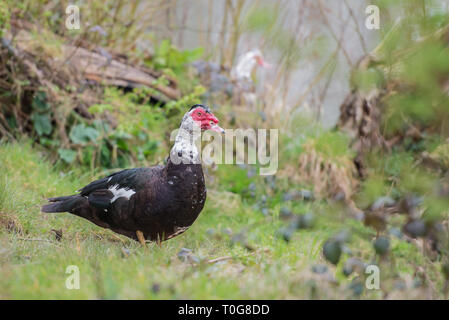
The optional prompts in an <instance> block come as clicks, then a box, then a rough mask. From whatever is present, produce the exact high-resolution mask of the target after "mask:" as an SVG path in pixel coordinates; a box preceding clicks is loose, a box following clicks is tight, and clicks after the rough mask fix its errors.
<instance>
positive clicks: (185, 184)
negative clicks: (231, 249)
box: [42, 104, 224, 245]
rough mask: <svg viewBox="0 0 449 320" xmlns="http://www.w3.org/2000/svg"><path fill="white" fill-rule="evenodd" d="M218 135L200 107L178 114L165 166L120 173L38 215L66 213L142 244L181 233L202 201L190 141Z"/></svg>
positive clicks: (198, 164) (196, 161)
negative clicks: (206, 134)
mask: <svg viewBox="0 0 449 320" xmlns="http://www.w3.org/2000/svg"><path fill="white" fill-rule="evenodd" d="M205 130H213V131H216V132H220V133H223V132H224V130H223V129H222V128H220V127H219V126H218V119H217V118H216V117H215V116H214V114H213V113H212V112H211V111H210V109H209V107H207V106H204V105H199V104H197V105H194V106H192V107H191V108H190V110H189V111H188V112H187V113H186V114H185V115H184V117H183V119H182V122H181V126H180V128H179V132H178V134H177V136H176V139H175V144H174V146H173V148H172V149H171V151H170V156H169V157H168V159H167V164H166V165H165V166H154V167H148V168H134V169H126V170H122V171H119V172H116V173H113V174H111V175H109V176H107V177H105V178H103V179H99V180H96V181H93V182H91V183H90V184H88V185H87V186H85V187H84V188H82V189H80V190H78V192H79V193H78V194H75V195H71V196H65V197H57V198H50V199H48V200H49V202H51V203H49V204H46V205H44V206H43V207H42V212H69V213H71V214H74V215H76V216H79V217H82V218H84V219H87V220H89V221H91V222H93V223H95V224H96V225H98V226H100V227H103V228H107V229H111V230H112V231H114V232H116V233H119V234H122V235H125V236H127V237H129V238H131V239H134V240H136V241H140V242H141V243H142V244H143V245H144V244H145V241H146V240H150V241H157V242H161V241H164V240H168V239H171V238H173V237H175V236H177V235H180V234H181V233H183V232H184V231H186V230H187V229H188V228H189V227H190V226H191V225H192V224H193V222H194V221H195V220H196V218H197V217H198V215H199V213H200V212H201V210H202V209H203V206H204V202H205V200H206V186H205V183H204V176H203V169H202V166H201V160H200V154H199V152H198V150H197V147H196V145H195V140H196V139H197V138H198V137H197V136H199V134H198V133H199V132H200V131H205Z"/></svg>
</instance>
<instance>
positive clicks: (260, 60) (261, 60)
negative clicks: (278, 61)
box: [257, 57, 271, 69]
mask: <svg viewBox="0 0 449 320" xmlns="http://www.w3.org/2000/svg"><path fill="white" fill-rule="evenodd" d="M257 64H258V65H259V66H261V67H262V68H266V69H270V68H271V64H269V63H268V62H266V61H265V59H264V58H262V57H257Z"/></svg>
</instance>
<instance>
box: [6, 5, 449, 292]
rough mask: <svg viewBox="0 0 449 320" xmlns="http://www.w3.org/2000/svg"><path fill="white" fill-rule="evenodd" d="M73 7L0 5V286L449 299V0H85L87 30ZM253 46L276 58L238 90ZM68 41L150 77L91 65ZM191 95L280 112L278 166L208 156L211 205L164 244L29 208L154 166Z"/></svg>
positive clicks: (257, 113)
mask: <svg viewBox="0 0 449 320" xmlns="http://www.w3.org/2000/svg"><path fill="white" fill-rule="evenodd" d="M69 4H70V3H69V2H68V1H53V0H46V1H44V0H39V1H27V0H25V1H21V2H17V1H10V0H2V1H1V2H0V37H1V47H0V108H1V109H0V138H1V140H0V298H2V299H20V298H25V299H28V298H33V299H62V298H64V299H130V298H137V299H143V298H149V299H173V298H174V299H196V298H202V299H226V298H228V299H238V298H242V299H248V298H249V299H253V298H254V299H285V298H286V299H298V298H300V299H329V298H330V299H342V298H351V299H360V298H362V299H395V298H400V299H445V298H447V292H448V289H449V286H448V283H449V282H448V279H449V261H448V249H449V242H448V237H447V235H448V223H447V222H448V200H449V178H448V173H447V171H448V166H449V140H448V137H449V127H448V123H447V122H448V119H449V107H448V105H449V104H448V103H449V101H448V99H449V98H448V88H449V86H448V84H449V82H448V81H449V51H448V44H449V11H448V3H447V2H446V1H430V0H426V1H424V0H407V1H405V0H397V1H386V0H376V1H374V0H373V1H350V0H341V1H331V0H320V1H311V0H297V1H279V2H274V1H273V2H271V1H250V0H223V1H205V0H204V1H195V2H193V1H179V0H178V1H176V0H171V1H159V0H158V1H156V0H152V1H143V0H142V1H141V0H136V1H132V2H129V1H123V0H112V1H108V2H107V3H104V2H103V1H97V0H91V1H76V2H75V4H76V5H78V6H79V8H80V12H81V28H80V29H79V30H68V29H67V28H66V27H65V20H66V17H67V15H66V11H65V9H66V7H67V5H69ZM369 4H375V5H377V6H378V7H379V8H380V17H381V24H380V29H379V30H368V29H366V28H365V19H366V17H367V15H366V14H365V8H366V6H367V5H369ZM256 47H257V48H259V49H260V50H261V51H262V52H263V53H264V56H265V59H266V60H267V61H269V62H270V63H271V64H272V65H273V67H272V68H271V69H269V70H256V71H255V72H254V73H253V84H252V85H250V88H249V89H247V90H245V89H242V88H240V87H239V86H238V85H237V84H236V83H235V82H233V81H230V80H229V79H230V70H231V69H232V67H233V66H235V65H236V63H237V60H238V57H239V56H240V55H241V54H243V53H245V52H247V51H248V50H251V49H253V48H256ZM70 48H72V49H73V48H75V49H76V50H80V48H82V49H85V50H86V51H85V52H90V53H89V56H90V57H92V56H93V53H95V54H97V56H98V57H102V59H105V60H106V61H107V63H106V64H104V65H101V66H100V68H99V70H107V68H109V67H110V65H111V64H112V62H111V61H114V63H115V62H117V63H118V62H120V63H124V64H127V65H130V66H134V67H136V68H138V70H140V71H141V72H145V74H146V75H147V76H148V75H151V76H152V77H153V78H154V81H153V82H151V83H149V84H148V85H146V86H140V87H137V88H133V87H132V86H130V85H129V82H125V83H124V82H123V80H122V82H120V84H117V82H113V81H114V79H112V80H111V79H105V78H99V79H93V78H92V75H91V76H90V78H89V77H87V76H86V73H83V72H82V70H80V69H81V68H80V65H76V64H75V66H73V65H71V63H73V62H71V61H73V60H71V58H73V57H74V56H75V52H78V51H76V50H72V51H71V49H70ZM67 50H68V51H67ZM67 52H68V53H69V54H68V56H67ZM83 52H84V51H83ZM67 57H68V58H67ZM198 62H200V63H202V65H203V66H204V65H206V66H207V68H206V69H201V68H199V67H198V66H199V65H201V64H198ZM81 63H82V61H81ZM214 63H215V64H214ZM215 66H218V69H217V68H215ZM73 67H75V68H73ZM217 79H218V80H219V81H218V82H217ZM94 80H96V81H94ZM108 81H109V82H108ZM111 81H112V82H111ZM123 83H124V84H123ZM223 84H224V85H223ZM229 88H232V90H228V89H229ZM199 102H204V103H208V104H210V105H211V107H212V109H213V111H214V113H215V114H216V115H217V116H218V118H219V119H220V120H221V123H223V125H222V126H223V127H225V128H279V129H280V141H279V170H278V172H277V173H276V175H274V176H267V177H264V176H259V175H258V174H257V172H258V171H257V169H258V165H254V166H249V165H218V166H207V167H204V170H205V174H206V182H207V186H208V199H207V202H206V205H205V208H204V210H203V212H202V213H201V215H200V217H199V218H198V220H197V221H196V222H195V224H194V225H193V226H192V228H191V229H190V230H189V231H188V232H186V233H184V234H183V235H181V236H179V237H176V238H175V239H172V240H170V241H167V242H165V243H163V244H162V246H161V247H159V246H157V245H154V244H151V245H149V246H148V247H147V248H144V247H142V246H141V245H140V244H138V243H137V242H134V241H132V240H129V239H127V238H124V237H122V236H118V235H116V234H114V233H112V232H110V231H108V230H104V229H100V228H98V227H96V226H94V225H92V224H91V223H89V222H88V221H84V220H81V219H79V218H77V217H74V216H70V215H69V214H44V213H41V212H40V206H41V205H42V204H43V203H44V202H45V199H46V198H48V197H51V196H56V195H65V194H72V193H73V192H74V190H77V189H79V188H80V187H81V186H83V185H85V184H86V183H88V182H90V181H91V180H92V179H96V178H99V177H101V176H104V175H106V174H109V173H111V172H113V171H116V170H119V169H120V168H126V167H135V166H146V165H154V164H162V163H163V162H164V160H165V158H166V156H167V155H168V151H169V148H170V145H171V142H170V140H169V136H170V132H171V131H172V130H173V129H175V128H176V127H177V126H178V125H179V121H180V118H181V117H182V114H183V113H184V112H185V111H186V109H187V108H188V106H190V105H191V104H194V103H199ZM69 265H76V266H78V267H79V269H80V276H81V280H80V289H79V290H68V289H67V288H66V285H65V284H66V279H67V277H68V274H66V273H65V272H66V268H67V266H69ZM368 265H376V266H378V267H379V269H380V287H379V288H378V289H374V290H373V289H369V288H368V287H367V286H366V281H367V280H368V283H370V281H371V280H370V279H369V278H368V277H369V275H370V274H368V273H366V272H365V271H366V267H367V266H368Z"/></svg>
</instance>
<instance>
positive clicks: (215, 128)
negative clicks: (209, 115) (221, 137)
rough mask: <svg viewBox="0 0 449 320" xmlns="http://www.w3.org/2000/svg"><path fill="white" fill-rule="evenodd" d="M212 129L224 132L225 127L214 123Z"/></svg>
mask: <svg viewBox="0 0 449 320" xmlns="http://www.w3.org/2000/svg"><path fill="white" fill-rule="evenodd" d="M210 129H211V130H212V131H215V132H218V133H221V134H223V133H224V132H225V131H224V129H223V128H222V127H220V126H219V125H218V124H214V125H212V126H211V128H210Z"/></svg>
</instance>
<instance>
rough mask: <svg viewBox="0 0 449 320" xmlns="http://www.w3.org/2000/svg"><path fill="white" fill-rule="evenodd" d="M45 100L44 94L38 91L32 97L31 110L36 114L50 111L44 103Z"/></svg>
mask: <svg viewBox="0 0 449 320" xmlns="http://www.w3.org/2000/svg"><path fill="white" fill-rule="evenodd" d="M46 100H47V98H46V96H45V92H42V91H39V92H37V93H36V94H35V95H34V97H33V102H32V106H33V109H34V110H36V111H38V112H45V111H48V110H50V106H49V105H48V103H47V102H46Z"/></svg>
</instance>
